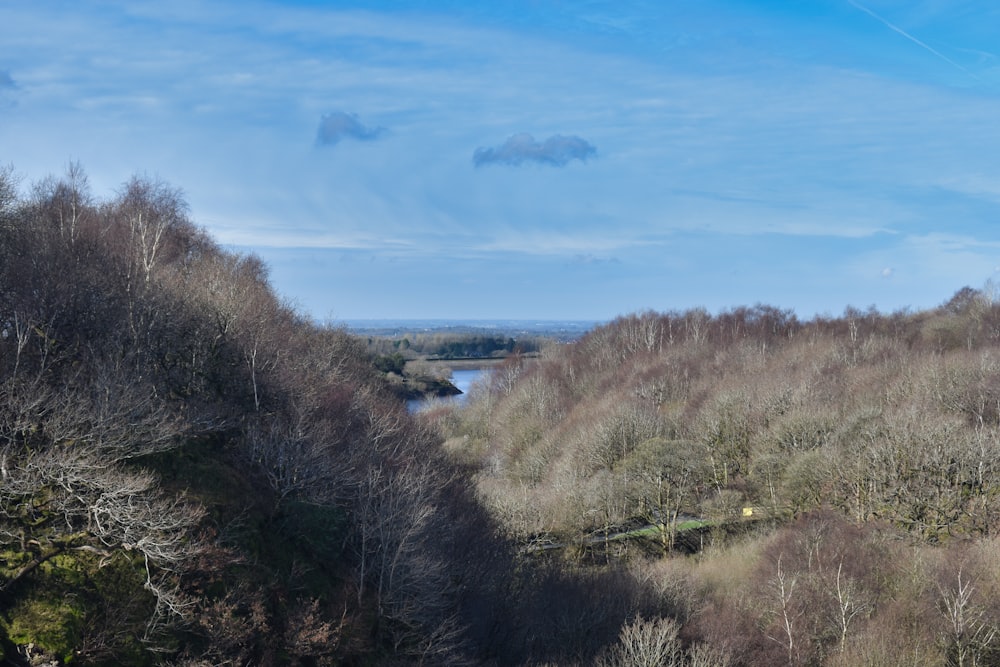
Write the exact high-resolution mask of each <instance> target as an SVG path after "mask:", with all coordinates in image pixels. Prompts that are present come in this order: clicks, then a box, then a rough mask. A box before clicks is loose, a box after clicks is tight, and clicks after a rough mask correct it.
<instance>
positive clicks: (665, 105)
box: [0, 0, 1000, 322]
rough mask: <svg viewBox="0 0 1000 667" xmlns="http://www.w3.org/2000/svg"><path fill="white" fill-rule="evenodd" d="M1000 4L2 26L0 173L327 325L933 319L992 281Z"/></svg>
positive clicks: (646, 6) (29, 16)
mask: <svg viewBox="0 0 1000 667" xmlns="http://www.w3.org/2000/svg"><path fill="white" fill-rule="evenodd" d="M997 35H1000V4H997V3H996V2H994V0H982V1H971V0H970V1H965V0H947V1H945V0H906V1H903V0H864V1H855V0H809V1H808V2H791V1H787V2H778V1H776V0H754V1H751V0H613V1H603V0H576V1H570V0H503V1H502V2H501V1H497V2H493V1H482V2H477V1H473V0H440V1H435V0H393V1H389V0H382V1H376V0H371V1H367V2H362V1H357V0H355V1H350V0H344V1H329V2H328V1H324V0H295V1H292V0H290V1H286V2H266V1H261V0H239V1H237V0H217V1H214V2H203V1H201V0H197V1H196V0H172V1H171V2H159V1H155V0H150V1H148V2H146V1H142V0H131V1H128V2H115V1H107V2H104V1H98V0H94V1H90V2H88V1H86V0H81V1H77V2H71V1H69V0H60V1H55V0H30V1H29V0H23V1H20V0H6V1H4V2H2V3H0V164H12V165H13V166H14V169H15V171H16V173H17V174H19V175H20V176H21V178H22V187H23V188H24V189H25V190H26V191H27V190H28V189H29V188H30V184H31V183H32V182H37V181H38V180H41V179H42V178H43V177H45V176H48V175H59V174H61V173H63V172H64V171H65V169H66V166H67V165H68V164H69V163H70V162H71V161H75V162H79V163H80V164H81V165H82V166H83V168H84V170H85V171H86V173H87V175H88V176H89V179H90V183H91V186H92V189H93V191H94V194H95V195H97V196H98V197H101V198H109V197H112V196H114V194H115V192H116V191H118V189H119V188H121V186H122V184H123V183H124V182H125V181H127V180H128V179H129V178H130V177H131V176H133V175H136V174H139V175H147V176H151V177H155V178H159V179H162V180H164V181H166V182H168V183H170V184H171V185H173V186H176V187H178V188H180V189H181V190H183V192H184V195H185V198H186V200H187V202H188V204H189V206H190V215H191V218H192V220H193V221H194V222H195V223H196V224H198V225H200V226H202V227H204V228H205V229H206V230H208V232H209V233H210V234H211V235H212V236H213V237H214V238H215V239H216V240H217V241H218V242H219V243H220V244H221V245H223V246H224V247H226V248H229V249H231V250H234V251H237V252H240V253H254V254H256V255H259V256H260V257H261V258H263V259H264V261H265V262H266V263H267V265H268V266H269V268H270V275H271V280H272V284H273V285H274V286H275V288H276V290H277V291H278V292H279V293H280V294H281V295H282V296H283V297H285V298H286V299H287V300H288V301H289V302H290V303H291V304H293V305H294V306H295V307H296V308H298V309H299V310H300V311H301V312H303V313H304V314H307V315H309V316H311V317H314V318H315V319H317V320H321V321H333V322H338V321H349V320H356V319H376V318H392V319H407V318H420V319H429V318H445V319H463V320H469V319H546V320H555V319H561V320H607V319H611V318H613V317H616V316H618V315H622V314H627V313H631V312H636V311H644V310H657V311H667V310H684V309H687V308H694V307H704V308H707V309H708V310H709V311H711V312H718V311H721V310H725V309H728V308H732V307H736V306H742V305H753V304H756V303H764V304H768V305H772V306H776V307H779V308H788V309H792V310H794V311H795V313H796V314H798V315H799V316H800V317H803V318H808V317H811V316H813V315H816V314H824V315H838V314H840V313H842V312H843V311H844V308H845V307H847V306H853V307H859V308H867V307H868V306H875V307H876V308H878V309H879V310H882V311H885V312H888V311H895V310H899V309H903V308H909V309H912V310H922V309H925V308H931V307H934V306H937V305H939V304H941V303H943V302H944V301H946V300H947V299H948V298H949V297H950V296H951V295H952V294H953V293H954V292H956V291H957V290H958V289H960V288H961V287H963V286H966V285H969V286H972V287H977V288H978V287H982V286H984V285H986V284H988V283H990V282H991V281H992V280H994V279H995V278H996V277H997V273H998V272H1000V160H998V158H997V156H1000V61H998V57H1000V42H998V41H997Z"/></svg>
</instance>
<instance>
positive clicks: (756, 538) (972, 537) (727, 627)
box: [434, 285, 1000, 666]
mask: <svg viewBox="0 0 1000 667" xmlns="http://www.w3.org/2000/svg"><path fill="white" fill-rule="evenodd" d="M998 342H1000V303H998V302H997V300H996V297H995V294H994V293H993V290H992V286H991V285H987V287H986V288H985V289H983V290H975V289H971V288H963V289H961V290H959V291H958V292H957V293H956V294H955V295H954V297H953V298H951V299H950V300H949V301H948V302H947V303H945V304H943V305H942V306H940V307H939V308H935V309H932V310H929V311H925V312H909V311H901V312H896V313H891V314H881V313H879V312H877V311H875V310H874V309H868V310H859V309H855V308H847V309H846V310H845V312H844V314H843V315H842V316H839V317H829V316H827V317H816V318H814V319H812V320H810V321H800V320H798V319H797V318H796V316H795V315H794V313H792V312H791V311H785V310H781V309H778V308H774V307H771V306H764V305H757V306H753V307H739V308H734V309H731V310H728V311H724V312H721V313H718V314H715V315H713V314H710V313H708V312H706V311H705V310H703V309H692V310H688V311H684V312H670V313H654V312H649V313H643V314H634V315H629V316H625V317H620V318H618V319H617V320H616V321H614V322H612V323H610V324H608V325H607V326H603V327H600V328H598V329H596V330H594V331H592V332H591V333H590V334H588V335H587V336H585V337H584V338H583V339H582V340H581V341H579V342H578V343H577V344H574V345H568V346H560V347H557V348H551V349H549V350H547V352H546V354H545V355H544V356H543V358H542V359H540V360H538V361H537V362H531V363H522V362H521V361H520V360H510V361H509V362H507V364H506V365H505V367H504V368H502V369H500V370H498V371H497V372H496V373H494V375H493V376H492V378H491V380H490V382H489V383H488V384H486V385H484V386H481V387H479V388H478V389H477V391H476V392H475V393H474V394H473V396H472V397H471V398H470V400H469V402H468V403H467V407H466V408H465V409H464V410H462V411H459V412H442V413H441V414H438V415H436V416H435V417H434V418H435V419H436V420H437V423H438V424H439V427H440V428H441V429H442V430H443V431H444V432H445V433H446V434H447V435H448V440H447V441H446V443H445V448H446V449H447V450H448V451H449V452H450V455H451V456H453V457H454V458H455V459H456V460H461V461H462V462H463V463H465V464H466V465H468V466H469V467H470V469H472V470H474V476H475V483H476V488H477V491H478V496H479V498H480V499H481V501H482V502H483V504H484V505H485V506H486V507H487V509H488V511H489V512H490V514H491V516H493V517H494V518H495V519H496V520H497V521H499V522H500V523H501V525H502V526H503V528H504V530H505V532H506V534H507V535H508V536H510V537H511V538H512V539H514V540H515V541H518V542H519V543H524V544H532V543H534V544H537V545H546V544H553V543H558V544H564V545H567V546H566V547H565V548H564V549H563V556H562V557H563V558H564V559H565V560H566V561H568V562H573V563H576V564H580V565H581V566H584V567H591V568H593V567H597V566H603V567H611V566H613V564H616V563H618V564H621V563H624V564H626V565H625V567H626V568H627V569H628V570H629V571H630V572H632V573H633V576H635V577H636V579H638V580H640V581H642V582H644V583H645V584H646V585H648V586H649V587H650V589H651V590H653V591H656V594H657V595H658V596H659V597H658V599H659V604H660V605H661V609H663V610H666V612H665V613H664V614H663V615H661V616H660V617H659V618H655V619H654V618H647V617H641V615H637V616H635V617H633V620H632V625H630V626H626V628H625V629H624V630H623V631H622V635H621V640H622V641H623V642H625V643H624V644H622V645H620V646H619V648H618V649H617V650H620V651H625V650H627V651H632V652H633V653H631V654H630V655H632V658H629V659H628V660H623V661H621V662H619V663H618V664H670V665H681V664H691V665H708V664H711V665H844V666H848V665H904V664H905V665H987V664H989V665H992V664H1000V638H998V636H997V634H998V631H1000V602H998V601H1000V567H998V566H1000V560H998V554H1000V551H998V548H997V547H998V546H1000V544H998V543H997V531H998V529H1000V494H998V491H1000V487H998V485H997V481H998V472H1000V439H998V433H997V426H998V422H1000V348H998ZM692 524H694V525H695V526H696V527H697V532H698V535H697V543H696V545H695V547H694V548H695V549H696V550H697V551H698V553H696V554H695V555H693V556H689V555H683V554H681V553H679V552H681V551H690V550H691V544H690V540H687V541H685V540H684V539H683V538H685V537H688V536H686V535H685V533H684V528H685V526H691V525H692ZM635 526H646V527H647V528H646V530H644V531H636V532H634V533H633V535H634V536H635V537H637V538H640V539H616V540H610V541H602V540H599V539H596V540H595V537H600V536H602V535H609V534H616V535H621V534H622V531H627V530H628V529H629V528H630V527H635ZM626 534H627V533H626ZM640 619H642V620H640ZM664 626H667V627H664ZM661 650H662V651H665V652H666V653H660V654H658V655H661V658H658V659H657V660H653V661H650V662H646V661H644V660H645V659H640V658H638V657H636V656H638V655H640V654H643V655H649V653H643V652H656V651H661ZM707 653H711V654H712V657H711V658H710V659H708V658H705V657H704V656H705V654H707ZM666 654H669V655H670V656H671V657H670V658H669V659H667V658H662V656H664V655H666Z"/></svg>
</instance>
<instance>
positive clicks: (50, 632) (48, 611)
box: [0, 596, 84, 662]
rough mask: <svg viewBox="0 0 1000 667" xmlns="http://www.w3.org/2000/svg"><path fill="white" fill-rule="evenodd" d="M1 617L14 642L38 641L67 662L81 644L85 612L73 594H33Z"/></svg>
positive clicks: (5, 630) (41, 646)
mask: <svg viewBox="0 0 1000 667" xmlns="http://www.w3.org/2000/svg"><path fill="white" fill-rule="evenodd" d="M7 617H8V618H9V619H10V620H6V619H4V620H0V624H2V626H3V630H4V632H5V634H6V635H7V637H8V638H9V639H10V641H11V642H13V643H14V644H20V645H24V644H34V645H35V646H37V647H39V648H40V649H42V650H44V651H47V652H49V653H52V654H53V655H55V656H57V657H58V658H59V659H60V660H63V661H64V662H70V661H71V660H72V659H73V652H74V649H75V648H76V647H77V646H79V644H80V632H81V630H82V628H83V623H84V611H83V609H82V608H81V606H80V605H79V603H78V601H77V600H76V599H75V598H74V597H72V596H59V597H56V596H45V597H33V598H29V599H27V600H21V601H20V602H18V603H16V604H15V605H14V606H13V608H12V609H11V610H10V611H9V612H8V614H7Z"/></svg>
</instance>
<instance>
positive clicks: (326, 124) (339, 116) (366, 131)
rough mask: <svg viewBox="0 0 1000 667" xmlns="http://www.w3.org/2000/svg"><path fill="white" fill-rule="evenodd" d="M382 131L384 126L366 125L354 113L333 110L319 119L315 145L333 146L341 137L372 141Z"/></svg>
mask: <svg viewBox="0 0 1000 667" xmlns="http://www.w3.org/2000/svg"><path fill="white" fill-rule="evenodd" d="M384 132H385V128H384V127H367V126H366V125H364V124H363V123H362V122H361V121H360V120H358V117H357V115H356V114H353V113H346V112H344V111H334V112H333V113H330V114H326V115H325V116H323V118H322V119H321V120H320V121H319V129H318V130H317V131H316V145H318V146H333V145H334V144H336V143H338V142H340V140H341V139H357V140H358V141H373V140H375V139H378V138H379V137H380V136H381V135H382V134H383V133H384Z"/></svg>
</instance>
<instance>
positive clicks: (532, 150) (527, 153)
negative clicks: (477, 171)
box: [472, 132, 597, 167]
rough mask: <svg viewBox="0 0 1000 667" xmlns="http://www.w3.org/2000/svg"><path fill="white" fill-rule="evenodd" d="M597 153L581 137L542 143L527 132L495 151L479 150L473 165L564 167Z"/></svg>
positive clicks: (548, 140) (474, 157)
mask: <svg viewBox="0 0 1000 667" xmlns="http://www.w3.org/2000/svg"><path fill="white" fill-rule="evenodd" d="M596 153H597V149H596V148H594V146H592V145H591V144H590V143H589V142H588V141H587V140H585V139H582V138H580V137H564V136H563V135H561V134H556V135H554V136H551V137H549V138H548V139H546V140H545V141H543V142H542V143H538V142H537V141H535V138H534V137H533V136H531V135H530V134H527V133H526V132H522V133H521V134H515V135H514V136H512V137H510V138H509V139H507V141H505V142H503V144H501V145H500V146H497V147H496V148H477V149H476V150H475V151H474V152H473V153H472V162H473V164H475V165H476V166H477V167H482V166H483V165H486V164H507V165H511V166H517V165H519V164H522V163H524V162H538V163H541V164H550V165H552V166H554V167H562V166H564V165H565V164H566V163H568V162H569V161H570V160H581V161H584V162H586V161H587V158H588V157H592V156H593V155H595V154H596Z"/></svg>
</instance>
